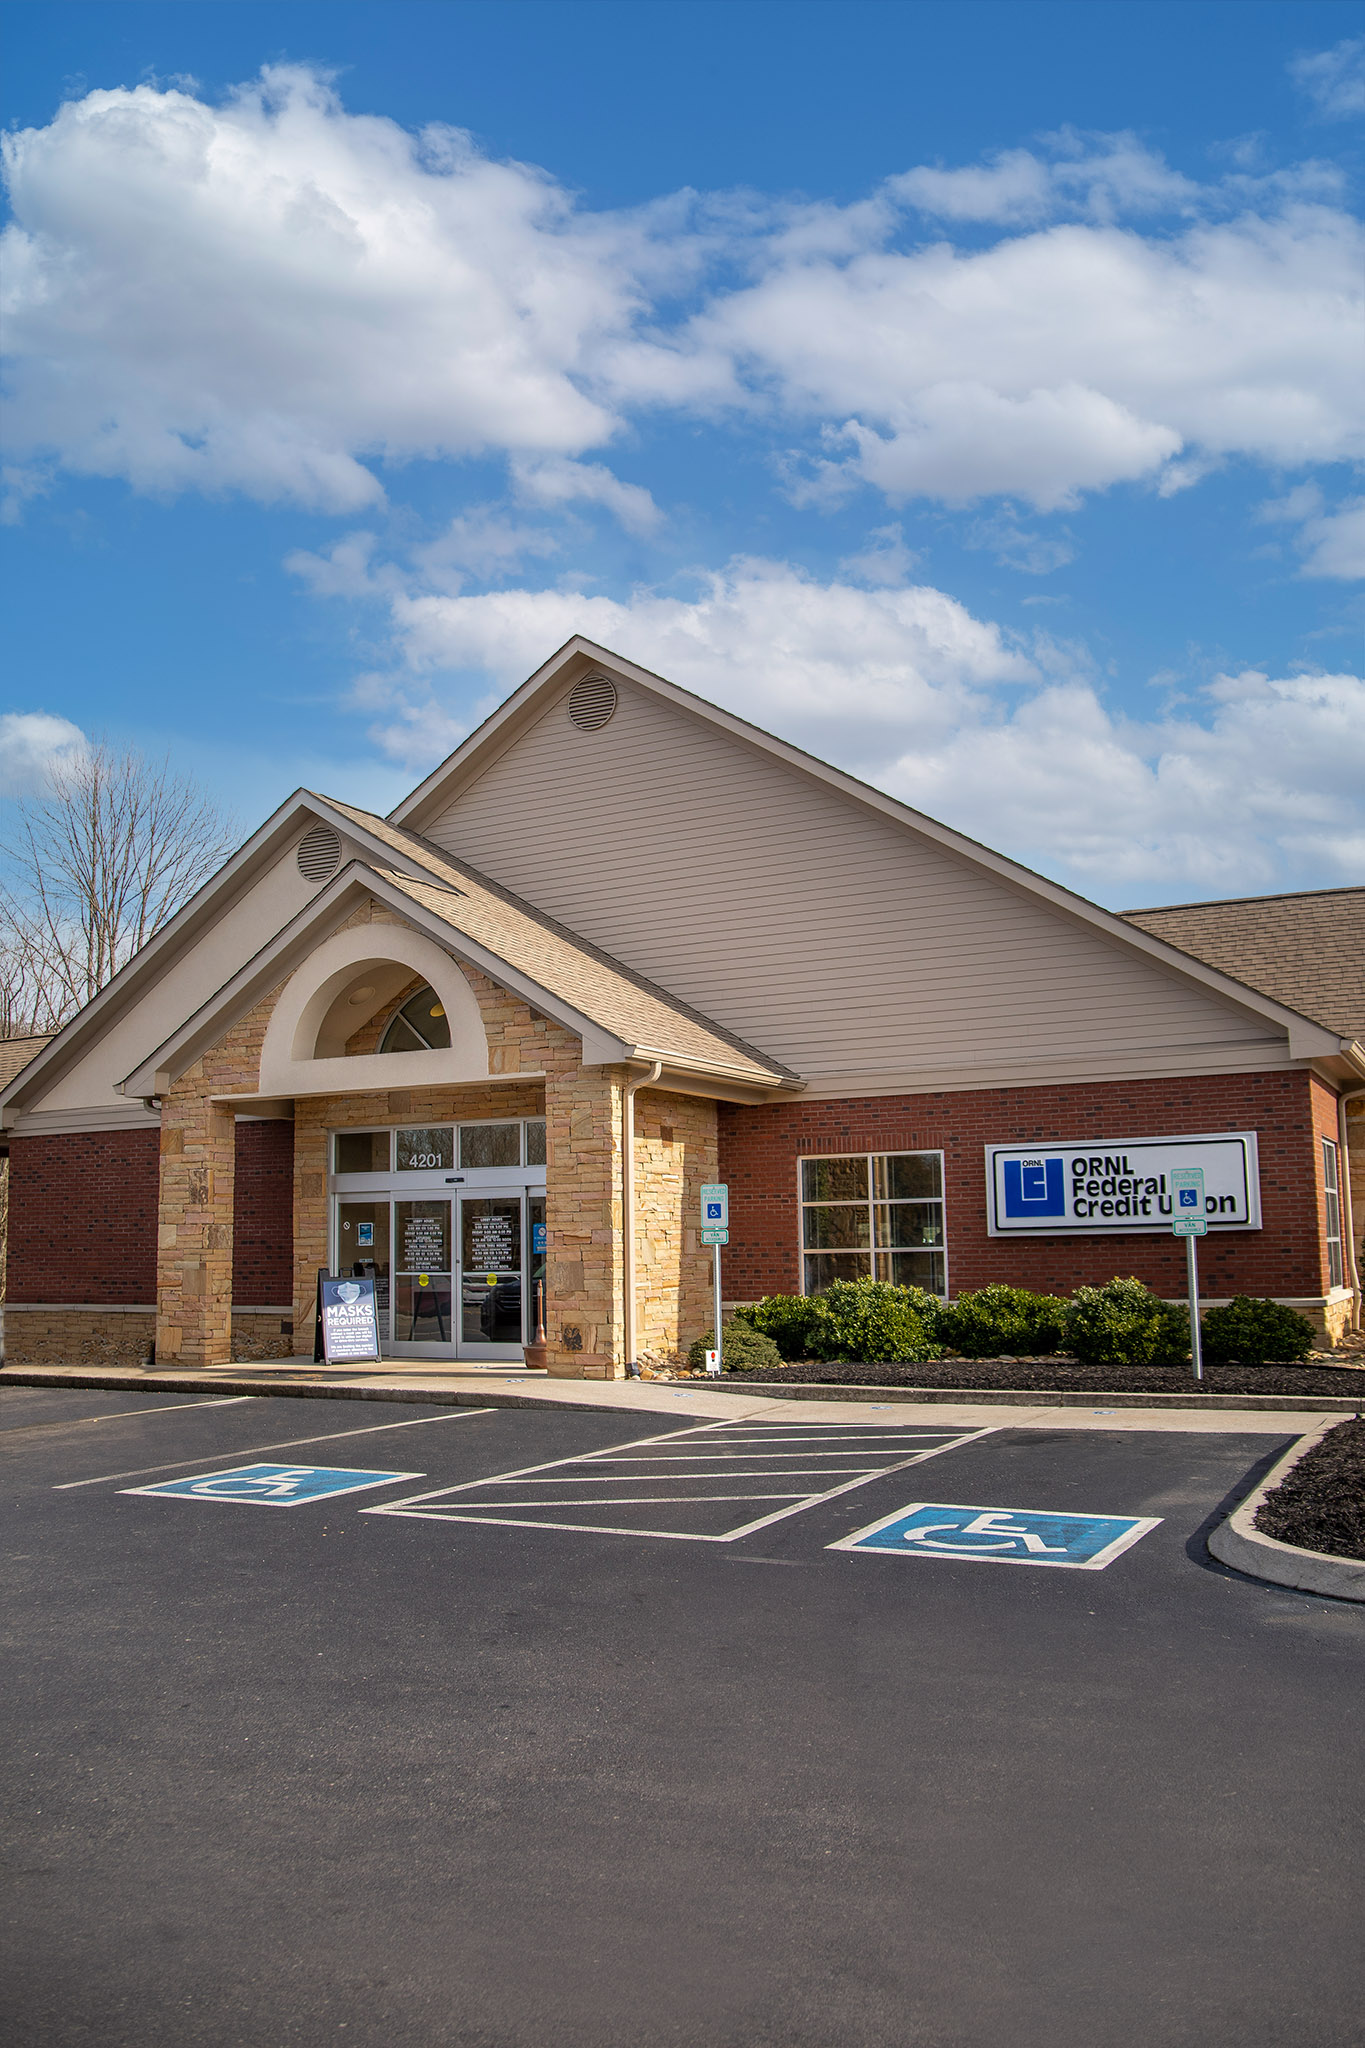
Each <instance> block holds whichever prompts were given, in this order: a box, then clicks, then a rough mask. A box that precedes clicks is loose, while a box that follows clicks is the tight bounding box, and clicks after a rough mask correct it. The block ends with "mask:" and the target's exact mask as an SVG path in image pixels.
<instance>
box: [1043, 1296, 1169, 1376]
mask: <svg viewBox="0 0 1365 2048" xmlns="http://www.w3.org/2000/svg"><path fill="white" fill-rule="evenodd" d="M1066 1338H1067V1346H1068V1349H1070V1350H1071V1351H1074V1352H1075V1354H1076V1357H1077V1358H1078V1359H1079V1360H1080V1362H1081V1364H1082V1365H1183V1364H1184V1362H1185V1361H1186V1360H1187V1359H1188V1357H1189V1355H1190V1316H1189V1310H1188V1309H1186V1308H1184V1307H1182V1306H1181V1304H1180V1303H1179V1302H1174V1301H1162V1299H1161V1298H1160V1296H1159V1295H1156V1294H1153V1293H1152V1291H1151V1289H1150V1288H1147V1287H1144V1286H1143V1284H1142V1282H1141V1281H1140V1280H1120V1279H1118V1278H1115V1279H1113V1280H1110V1281H1109V1282H1108V1283H1107V1284H1106V1285H1105V1286H1103V1287H1078V1288H1077V1289H1076V1292H1075V1293H1074V1294H1073V1295H1072V1297H1071V1302H1070V1306H1069V1307H1068V1309H1067V1312H1066Z"/></svg>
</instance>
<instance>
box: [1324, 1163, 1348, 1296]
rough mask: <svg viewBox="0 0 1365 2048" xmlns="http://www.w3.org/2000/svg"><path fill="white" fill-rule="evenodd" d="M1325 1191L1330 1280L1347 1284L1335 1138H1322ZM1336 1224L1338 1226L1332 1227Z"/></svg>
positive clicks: (1328, 1274)
mask: <svg viewBox="0 0 1365 2048" xmlns="http://www.w3.org/2000/svg"><path fill="white" fill-rule="evenodd" d="M1322 1192H1323V1210H1324V1212H1325V1213H1324V1221H1325V1223H1326V1226H1327V1227H1326V1229H1325V1230H1324V1232H1323V1236H1324V1238H1325V1240H1326V1244H1327V1283H1328V1285H1329V1286H1330V1287H1344V1286H1345V1285H1346V1246H1345V1242H1344V1240H1343V1236H1342V1225H1341V1149H1340V1147H1339V1146H1338V1144H1337V1142H1336V1140H1335V1138H1324V1139H1323V1140H1322ZM1334 1225H1335V1227H1333V1226H1334Z"/></svg>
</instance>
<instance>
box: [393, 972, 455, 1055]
mask: <svg viewBox="0 0 1365 2048" xmlns="http://www.w3.org/2000/svg"><path fill="white" fill-rule="evenodd" d="M449 1044H450V1024H449V1021H448V1019H447V1017H446V1013H445V1009H444V1006H443V1005H442V1002H441V998H440V997H439V996H438V995H437V993H436V991H435V989H434V988H432V987H431V986H430V984H428V985H427V986H426V987H425V988H419V989H418V991H417V993H416V995H412V996H409V997H408V999H407V1001H406V1002H405V1003H404V1005H403V1007H402V1009H401V1010H399V1011H398V1012H397V1013H396V1015H395V1016H394V1017H393V1018H392V1019H391V1020H390V1023H389V1028H388V1030H387V1031H386V1032H385V1033H384V1036H383V1038H382V1039H381V1040H380V1042H379V1050H380V1051H381V1052H440V1051H441V1050H442V1048H443V1047H445V1046H448V1045H449Z"/></svg>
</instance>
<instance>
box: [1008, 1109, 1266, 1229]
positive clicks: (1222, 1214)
mask: <svg viewBox="0 0 1365 2048" xmlns="http://www.w3.org/2000/svg"><path fill="white" fill-rule="evenodd" d="M1177 1166H1198V1167H1202V1168H1203V1172H1204V1214H1205V1218H1206V1220H1207V1222H1208V1227H1209V1229H1210V1230H1259V1229H1260V1227H1261V1181H1260V1169H1259V1165H1258V1162H1257V1156H1256V1133H1255V1131H1217V1132H1213V1133H1211V1134H1210V1135H1209V1136H1208V1137H1181V1138H1107V1139H1104V1140H1103V1141H1096V1142H1094V1143H1091V1144H1087V1145H988V1146H987V1147H986V1193H987V1204H988V1223H989V1231H990V1235H991V1236H992V1237H1014V1236H1018V1235H1027V1234H1028V1233H1029V1232H1035V1233H1038V1234H1044V1235H1046V1234H1050V1233H1055V1232H1061V1231H1073V1232H1084V1233H1085V1234H1086V1235H1090V1234H1091V1233H1094V1232H1097V1231H1127V1232H1133V1231H1143V1230H1149V1231H1158V1230H1159V1231H1169V1230H1170V1228H1171V1214H1172V1205H1171V1185H1170V1176H1171V1171H1172V1169H1173V1168H1174V1167H1177Z"/></svg>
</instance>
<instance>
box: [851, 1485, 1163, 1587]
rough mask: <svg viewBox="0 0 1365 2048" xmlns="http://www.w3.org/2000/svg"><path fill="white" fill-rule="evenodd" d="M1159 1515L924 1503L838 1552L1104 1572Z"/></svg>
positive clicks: (881, 1523) (857, 1533)
mask: <svg viewBox="0 0 1365 2048" xmlns="http://www.w3.org/2000/svg"><path fill="white" fill-rule="evenodd" d="M1160 1519H1161V1518H1160V1516H1150V1515H1076V1514H1067V1513H1063V1512H1061V1511H1056V1512H1051V1511H1046V1512H1045V1511H1042V1510H1039V1509H1035V1508H983V1507H965V1506H963V1505H962V1504H961V1503H960V1502H950V1501H917V1502H915V1503H914V1504H913V1505H912V1506H910V1507H905V1508H898V1509H897V1510H896V1512H895V1513H894V1514H891V1515H884V1516H883V1517H882V1519H881V1520H880V1521H879V1522H873V1523H870V1524H869V1525H868V1527H867V1528H865V1529H858V1530H856V1531H855V1532H854V1534H853V1535H851V1536H845V1537H843V1538H841V1539H840V1541H839V1542H837V1543H831V1544H830V1545H829V1548H830V1549H831V1550H871V1551H877V1552H880V1553H881V1555H883V1556H893V1557H950V1558H962V1559H968V1560H971V1559H975V1560H976V1561H977V1562H979V1563H982V1564H1032V1565H1052V1566H1056V1567H1060V1568H1061V1569H1063V1570H1071V1571H1092V1572H1097V1571H1103V1570H1104V1568H1105V1566H1106V1565H1108V1564H1112V1563H1113V1561H1114V1559H1115V1558H1116V1557H1118V1556H1120V1555H1121V1553H1122V1552H1123V1551H1125V1550H1127V1549H1129V1548H1130V1547H1131V1545H1133V1544H1134V1543H1136V1542H1138V1541H1139V1539H1140V1538H1141V1537H1143V1536H1145V1535H1146V1534H1147V1532H1148V1530H1149V1529H1155V1528H1156V1527H1157V1526H1158V1523H1159V1521H1160Z"/></svg>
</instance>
